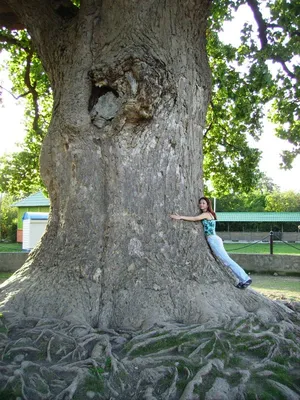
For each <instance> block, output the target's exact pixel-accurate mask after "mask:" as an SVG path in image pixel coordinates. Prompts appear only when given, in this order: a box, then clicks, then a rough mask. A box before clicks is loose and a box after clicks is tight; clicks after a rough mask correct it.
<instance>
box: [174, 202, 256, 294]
mask: <svg viewBox="0 0 300 400" xmlns="http://www.w3.org/2000/svg"><path fill="white" fill-rule="evenodd" d="M199 207H200V211H201V214H200V215H197V216H195V217H185V216H183V215H178V214H172V215H170V217H171V218H172V219H176V220H180V219H181V220H183V221H191V222H196V221H201V222H202V224H203V228H204V235H205V237H206V240H207V242H208V244H209V246H210V248H211V250H212V252H213V253H214V255H215V256H216V257H217V258H218V259H219V260H220V261H221V262H222V263H223V264H224V265H226V266H227V267H229V268H230V269H231V270H232V272H233V273H234V275H235V276H236V277H237V278H238V279H239V283H238V284H237V285H236V287H237V288H238V289H246V287H248V286H249V285H251V283H252V280H251V279H250V277H249V275H247V274H246V272H245V271H244V270H243V268H241V267H240V266H239V265H238V264H237V263H236V262H235V261H233V259H232V258H230V257H229V255H228V254H227V252H226V250H225V249H224V246H223V241H222V239H221V238H220V237H219V236H217V235H216V232H215V229H216V220H217V216H216V214H215V212H214V211H213V209H212V206H211V202H210V200H209V199H208V198H207V197H201V198H200V200H199Z"/></svg>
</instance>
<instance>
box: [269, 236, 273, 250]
mask: <svg viewBox="0 0 300 400" xmlns="http://www.w3.org/2000/svg"><path fill="white" fill-rule="evenodd" d="M270 254H273V231H271V232H270Z"/></svg>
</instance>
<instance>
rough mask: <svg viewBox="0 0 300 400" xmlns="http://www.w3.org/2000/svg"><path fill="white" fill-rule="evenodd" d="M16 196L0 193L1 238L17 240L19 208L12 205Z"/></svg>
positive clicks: (11, 240)
mask: <svg viewBox="0 0 300 400" xmlns="http://www.w3.org/2000/svg"><path fill="white" fill-rule="evenodd" d="M14 200H15V198H14V197H13V196H11V195H9V194H0V240H7V241H10V242H15V241H16V235H17V218H18V210H17V208H16V207H11V205H12V203H13V202H14Z"/></svg>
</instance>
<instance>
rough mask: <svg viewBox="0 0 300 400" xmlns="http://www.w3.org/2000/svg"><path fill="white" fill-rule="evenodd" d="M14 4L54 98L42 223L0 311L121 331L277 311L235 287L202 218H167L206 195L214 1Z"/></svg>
mask: <svg viewBox="0 0 300 400" xmlns="http://www.w3.org/2000/svg"><path fill="white" fill-rule="evenodd" d="M8 3H9V4H10V5H11V7H12V8H14V10H15V12H17V13H18V14H19V16H20V18H21V20H22V21H23V23H24V24H25V26H26V27H27V28H28V30H29V32H30V34H31V36H32V39H33V41H34V43H35V45H36V47H37V49H38V52H39V55H40V57H41V59H42V61H43V64H44V66H45V69H46V71H47V73H48V74H49V77H50V80H51V84H52V88H53V95H54V108H53V117H52V121H51V125H50V129H49V132H48V135H47V137H46V139H45V143H44V145H43V150H42V154H41V172H42V177H43V179H44V181H45V184H46V186H47V188H48V190H49V194H50V199H51V216H50V221H49V224H48V227H47V231H46V234H45V235H44V237H43V239H42V241H41V244H40V245H39V246H38V248H36V249H35V251H34V252H32V253H31V255H30V257H29V259H28V261H27V262H26V264H25V265H24V266H23V268H22V269H21V270H20V271H19V272H18V273H17V274H15V275H14V276H13V277H12V278H11V279H10V280H9V281H7V283H6V284H5V285H4V288H3V289H2V294H1V299H2V300H3V309H6V310H14V311H18V312H20V313H23V314H25V315H33V316H37V317H39V316H40V317H45V316H47V317H55V318H64V319H69V320H72V321H76V320H77V321H84V322H87V323H88V324H91V325H92V326H102V327H113V328H123V329H124V328H133V329H138V328H142V327H145V326H149V325H153V324H154V323H160V322H182V323H198V322H205V321H207V320H209V319H215V320H221V319H224V318H225V319H226V318H230V317H231V316H233V315H241V314H244V313H247V312H256V313H257V314H261V316H264V317H266V318H269V317H272V315H275V314H276V312H280V309H279V307H278V308H277V306H275V305H271V302H268V301H267V300H266V299H264V298H263V297H261V296H259V295H258V294H256V293H255V292H253V291H251V290H247V291H238V289H235V288H234V286H233V285H234V283H235V281H234V279H233V277H232V276H230V275H229V274H228V271H226V270H225V269H224V267H222V266H221V265H219V264H218V263H217V262H216V260H215V259H214V258H213V256H212V255H211V253H210V251H209V248H208V246H207V244H206V242H205V239H204V236H203V232H202V228H201V226H200V224H199V223H198V224H196V223H187V222H181V221H180V222H173V221H172V220H171V219H170V218H169V216H168V215H169V214H170V213H172V212H175V211H180V212H184V213H185V214H195V213H197V211H198V210H197V200H198V198H199V196H200V195H202V194H203V186H202V156H203V155H202V131H203V127H204V123H205V114H206V108H207V104H208V102H209V96H210V85H211V82H210V72H209V66H208V61H207V56H206V51H205V32H206V20H207V15H208V9H209V1H208V0H198V1H193V0H187V1H182V0H166V1H161V0H143V1H141V0H139V1H137V0H132V1H125V0H114V1H111V0H103V1H100V0H97V1H95V0H93V1H90V0H86V1H83V2H82V6H81V8H80V10H79V11H78V12H75V11H74V10H72V11H68V9H66V8H65V7H64V6H58V5H57V4H58V3H59V2H56V7H54V6H52V2H49V1H48V0H43V1H41V0H39V1H37V0H26V1H25V0H23V1H19V0H18V1H16V0H9V1H8ZM53 3H54V2H53ZM62 3H63V2H62ZM274 311H275V314H274Z"/></svg>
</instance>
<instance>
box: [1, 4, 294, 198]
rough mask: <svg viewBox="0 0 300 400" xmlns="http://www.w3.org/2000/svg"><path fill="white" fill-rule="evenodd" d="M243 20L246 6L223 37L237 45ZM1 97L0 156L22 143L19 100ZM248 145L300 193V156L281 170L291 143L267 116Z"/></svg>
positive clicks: (285, 185) (4, 81)
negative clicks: (258, 136) (289, 167)
mask: <svg viewBox="0 0 300 400" xmlns="http://www.w3.org/2000/svg"><path fill="white" fill-rule="evenodd" d="M244 21H249V22H251V21H253V19H252V14H251V11H250V10H249V9H248V8H247V7H246V6H245V7H244V8H241V10H240V11H239V12H238V14H237V15H236V17H235V19H234V21H233V22H230V23H228V24H225V27H224V31H223V36H222V40H225V41H227V42H228V43H232V44H237V42H236V41H237V40H239V39H238V38H239V34H240V29H241V27H242V26H243V23H244ZM3 57H4V55H3V53H1V54H0V63H1V62H2V60H3ZM0 84H1V85H2V86H4V87H5V88H6V89H7V90H8V91H9V90H10V89H11V83H10V81H9V80H8V76H7V73H6V72H5V71H0ZM2 100H3V104H2V105H1V104H0V156H1V155H2V154H4V153H11V152H13V151H17V150H18V147H17V145H16V144H17V143H22V141H23V138H24V136H25V131H24V128H23V112H24V106H23V105H22V99H21V100H15V99H14V98H13V97H12V96H11V95H10V94H9V93H8V92H6V91H5V90H4V91H3V93H2ZM251 145H253V147H257V148H259V149H260V150H261V151H262V160H261V162H260V165H259V167H260V170H261V171H263V172H265V173H266V175H267V176H268V177H269V178H271V179H272V180H273V182H274V183H275V184H277V185H278V186H279V187H280V190H281V191H287V190H293V191H294V192H300V179H299V174H300V157H299V156H298V158H297V159H296V160H295V161H294V164H293V169H292V170H287V171H286V170H283V169H280V167H279V164H280V162H281V158H280V153H281V151H282V150H284V149H286V150H288V149H290V148H291V146H290V145H289V143H288V142H287V141H284V140H281V139H279V138H277V137H276V136H275V129H274V126H273V125H272V124H271V123H270V122H268V121H267V119H265V120H264V131H263V134H262V137H261V139H260V140H259V142H254V141H253V142H251Z"/></svg>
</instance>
